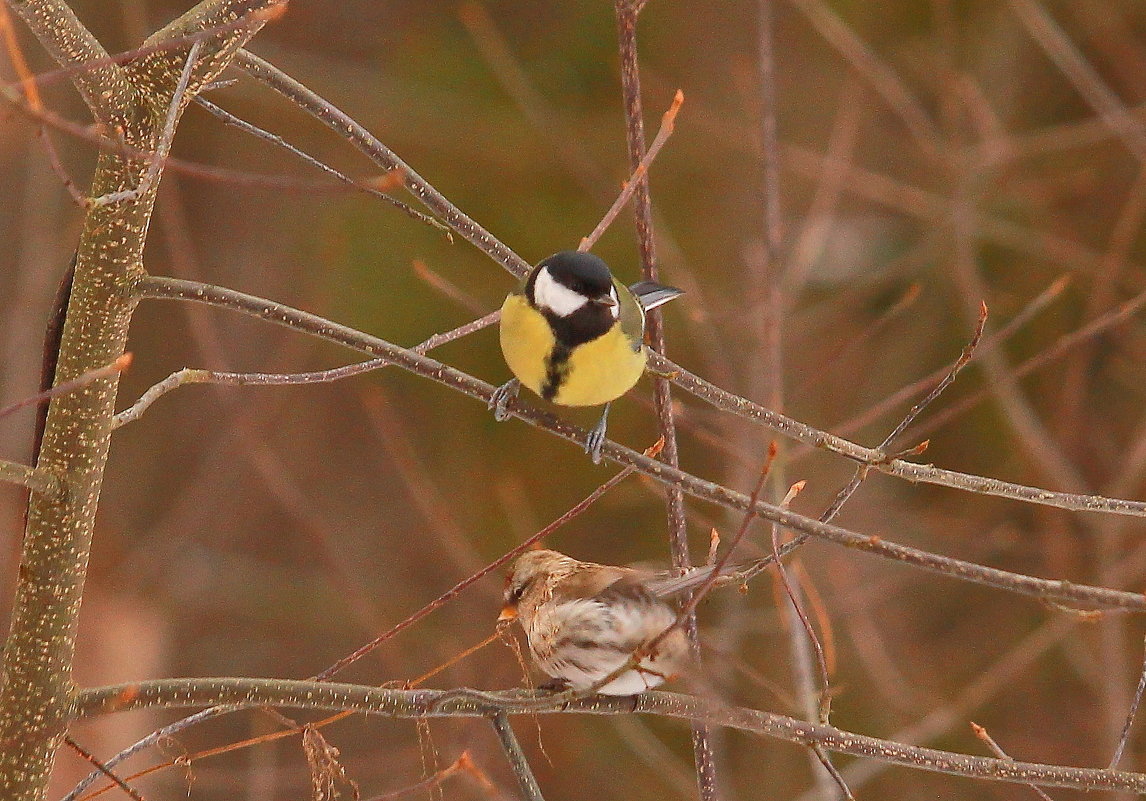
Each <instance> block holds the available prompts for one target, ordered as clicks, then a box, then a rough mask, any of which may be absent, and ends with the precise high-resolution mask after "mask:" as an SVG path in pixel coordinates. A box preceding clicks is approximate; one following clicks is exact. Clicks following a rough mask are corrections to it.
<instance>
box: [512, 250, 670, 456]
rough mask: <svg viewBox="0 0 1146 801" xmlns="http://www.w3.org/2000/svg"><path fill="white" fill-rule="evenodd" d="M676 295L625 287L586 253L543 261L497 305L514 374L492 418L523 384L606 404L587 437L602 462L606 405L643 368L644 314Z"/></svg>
mask: <svg viewBox="0 0 1146 801" xmlns="http://www.w3.org/2000/svg"><path fill="white" fill-rule="evenodd" d="M681 294H682V293H681V291H680V290H679V289H674V288H673V287H670V286H664V285H662V284H657V283H654V282H652V281H641V282H639V283H636V284H633V285H632V286H630V287H626V286H625V285H624V284H621V283H620V282H619V281H617V279H615V278H614V277H613V274H612V273H611V272H609V266H608V265H607V264H605V262H603V261H602V260H601V259H599V258H597V257H596V256H594V255H592V254H591V253H580V252H578V251H572V250H565V251H562V252H560V253H555V254H554V255H552V256H550V257H549V258H547V259H545V260H544V261H542V262H541V263H540V264H538V265H537V266H536V267H534V268H533V269H532V270H531V271H530V273H529V275H528V276H526V278H525V281H524V282H523V283H522V284H521V286H520V287H518V288H517V289H516V290H514V291H513V292H511V293H510V294H509V296H508V297H506V299H505V303H503V304H502V307H501V352H502V353H503V354H504V355H505V362H506V364H508V365H509V369H510V370H512V371H513V374H514V375H515V376H516V378H514V379H511V380H510V381H509V382H508V383H506V384H504V385H503V386H501V387H500V388H498V390H497V391H496V392H495V393H494V395H493V397H492V398H491V399H490V408H491V409H493V410H494V417H495V419H497V420H504V419H505V418H506V417H507V416H508V413H507V412H506V409H505V405H506V402H507V401H508V400H509V398H511V397H514V396H516V395H517V391H518V389H519V388H520V386H521V385H522V384H524V385H525V386H527V387H529V389H531V390H533V391H534V392H536V393H537V394H538V395H540V396H541V397H543V398H545V400H548V401H552V402H553V403H556V404H559V405H561V406H600V405H601V404H604V405H605V409H604V411H603V412H602V413H601V419H600V420H599V421H598V422H597V425H595V426H594V427H593V429H592V430H591V431H590V432H589V437H588V439H587V440H586V442H585V452H586V453H588V454H589V455H590V456H591V457H592V458H593V461H594V462H600V460H601V445H602V444H603V443H604V441H605V426H606V424H607V422H608V416H609V405H610V404H611V403H612V401H614V400H615V399H617V398H619V397H620V396H621V395H624V394H625V393H626V392H628V391H629V390H630V389H632V387H633V385H634V384H636V383H637V379H639V378H640V377H641V373H643V372H644V370H645V360H646V353H645V345H644V335H645V312H646V311H648V310H649V309H655V308H656V307H657V306H660V305H661V304H663V303H668V302H669V301H670V300H672V299H673V298H675V297H677V296H679V295H681Z"/></svg>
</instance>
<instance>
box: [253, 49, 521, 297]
mask: <svg viewBox="0 0 1146 801" xmlns="http://www.w3.org/2000/svg"><path fill="white" fill-rule="evenodd" d="M235 65H236V66H237V67H240V68H242V69H244V70H246V71H247V73H249V74H250V75H252V76H253V77H255V78H257V79H258V80H260V81H262V82H263V83H265V84H266V85H267V86H269V87H271V88H272V89H274V90H275V91H276V92H278V93H279V94H281V95H282V96H283V97H286V98H287V99H288V100H290V101H292V102H294V103H295V104H296V105H298V106H299V107H300V108H302V109H303V110H304V111H306V112H307V113H308V114H310V115H312V116H313V117H315V119H317V120H319V121H320V122H322V123H323V124H324V125H326V126H327V127H328V128H330V129H331V130H333V131H335V132H337V133H338V134H339V135H340V136H342V137H345V138H346V140H347V141H349V142H350V144H352V145H354V147H356V148H358V150H359V151H361V152H362V153H364V154H365V155H366V156H367V157H368V158H370V159H371V160H372V161H373V162H374V163H375V164H378V165H380V166H381V167H383V168H385V169H386V170H397V171H398V172H399V173H400V174H401V175H402V178H403V181H404V182H405V186H406V189H408V190H409V191H410V193H411V194H412V195H413V196H414V197H415V198H417V199H418V201H419V202H420V203H422V204H423V205H424V206H425V207H426V208H428V209H429V210H430V211H431V212H433V213H434V214H435V215H437V216H438V218H439V219H441V220H442V221H443V222H445V224H446V225H448V226H450V228H452V229H454V230H455V231H457V233H458V234H459V235H460V236H461V237H462V238H463V239H465V240H466V241H467V242H470V243H472V244H473V245H474V246H475V247H477V248H478V249H479V250H481V251H482V252H483V253H485V254H487V255H488V256H489V257H490V258H492V259H493V260H494V261H496V262H497V263H498V264H500V265H501V266H502V267H504V268H505V269H506V270H508V271H509V272H510V273H512V274H513V275H515V276H517V277H518V278H522V277H524V276H525V274H526V273H528V272H529V269H530V265H529V264H527V263H526V262H525V261H524V260H523V259H522V258H521V257H520V256H518V255H517V254H516V253H514V252H513V251H512V250H510V249H509V248H508V247H506V246H505V245H504V244H502V243H501V241H499V240H498V239H497V237H495V236H494V235H493V234H491V233H490V232H489V231H487V230H485V229H484V228H482V227H481V226H480V225H478V224H477V223H476V222H474V221H473V220H472V219H470V218H469V217H468V216H467V215H466V214H465V213H464V212H462V210H461V209H459V208H458V207H457V206H455V205H454V204H453V203H451V202H450V201H449V200H447V199H446V198H445V196H443V195H442V193H441V192H439V191H438V190H437V189H435V188H434V187H433V186H431V185H430V183H429V182H428V181H427V180H426V179H425V178H423V177H422V176H420V175H418V173H416V172H414V170H413V169H411V168H410V166H409V165H408V164H406V162H404V161H402V159H400V158H399V157H398V155H397V154H396V153H394V151H392V150H390V148H388V147H386V145H384V144H382V142H380V141H379V140H378V138H377V137H375V136H374V135H373V134H372V133H370V132H369V131H367V130H366V129H365V128H363V127H362V126H361V125H359V124H358V123H357V122H355V121H354V120H353V119H351V118H350V117H349V116H347V115H346V114H345V113H344V112H342V111H341V110H339V109H338V108H335V107H334V106H333V105H331V104H330V103H329V102H328V101H327V100H325V99H323V98H322V97H319V96H318V95H317V94H315V93H314V92H312V91H311V90H310V89H308V88H306V87H305V86H303V85H302V84H301V83H299V82H298V81H296V80H295V79H294V78H292V77H291V76H289V75H287V74H286V73H285V72H283V71H282V70H280V69H279V68H278V67H276V66H274V65H273V64H271V63H270V62H268V61H266V60H264V59H261V58H259V57H258V56H256V55H254V54H253V53H250V52H248V51H246V50H241V51H239V54H238V56H237V57H236V58H235Z"/></svg>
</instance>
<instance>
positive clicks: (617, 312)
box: [609, 286, 621, 320]
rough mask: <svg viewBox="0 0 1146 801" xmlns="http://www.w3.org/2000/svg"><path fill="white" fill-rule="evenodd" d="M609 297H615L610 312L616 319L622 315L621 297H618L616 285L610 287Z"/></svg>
mask: <svg viewBox="0 0 1146 801" xmlns="http://www.w3.org/2000/svg"><path fill="white" fill-rule="evenodd" d="M609 297H611V298H612V299H613V305H612V306H610V307H609V313H610V314H612V315H613V319H614V320H616V319H617V318H619V317H620V316H621V299H620V298H619V297H617V288H616V287H615V286H611V287H609Z"/></svg>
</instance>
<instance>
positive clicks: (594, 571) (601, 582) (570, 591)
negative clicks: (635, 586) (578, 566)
mask: <svg viewBox="0 0 1146 801" xmlns="http://www.w3.org/2000/svg"><path fill="white" fill-rule="evenodd" d="M632 575H633V571H632V570H630V569H629V568H627V567H615V566H613V565H593V566H591V567H589V568H588V569H585V570H579V571H577V572H575V573H571V574H569V575H568V576H566V577H565V578H563V579H562V580H561V581H560V582H559V583H558V584H557V586H556V587H554V589H553V599H554V600H555V601H562V600H570V601H574V600H578V599H581V598H592V597H593V596H595V595H597V594H598V593H599V592H601V591H602V590H604V589H605V588H606V587H608V586H610V585H612V584H614V583H616V582H617V581H620V580H621V579H624V578H627V577H630V576H632Z"/></svg>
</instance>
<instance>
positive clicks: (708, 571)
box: [644, 564, 746, 598]
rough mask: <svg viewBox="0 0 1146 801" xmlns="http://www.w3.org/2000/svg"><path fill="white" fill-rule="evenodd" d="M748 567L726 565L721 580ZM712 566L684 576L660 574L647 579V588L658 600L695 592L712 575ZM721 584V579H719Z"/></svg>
mask: <svg viewBox="0 0 1146 801" xmlns="http://www.w3.org/2000/svg"><path fill="white" fill-rule="evenodd" d="M745 567H746V566H745V565H743V564H735V565H725V566H724V568H723V569H722V570H721V571H720V576H721V578H723V577H725V576H731V575H733V574H735V573H739V572H740V571H741V570H743V569H744V568H745ZM712 571H713V568H712V567H711V566H705V567H693V568H690V569H689V571H688V572H687V573H685V574H683V575H679V574H673V573H658V574H657V575H655V576H650V577H649V578H647V579H645V582H644V583H645V586H646V587H648V590H649V592H651V593H652V594H653V595H655V596H656V597H657V598H671V597H672V596H674V595H680V594H681V593H683V592H688V591H690V590H695V589H696V588H697V587H699V586H700V585H701V584H703V583H704V582H705V581H707V580H708V577H709V576H711V575H712ZM717 581H718V582H719V581H720V579H717Z"/></svg>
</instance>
